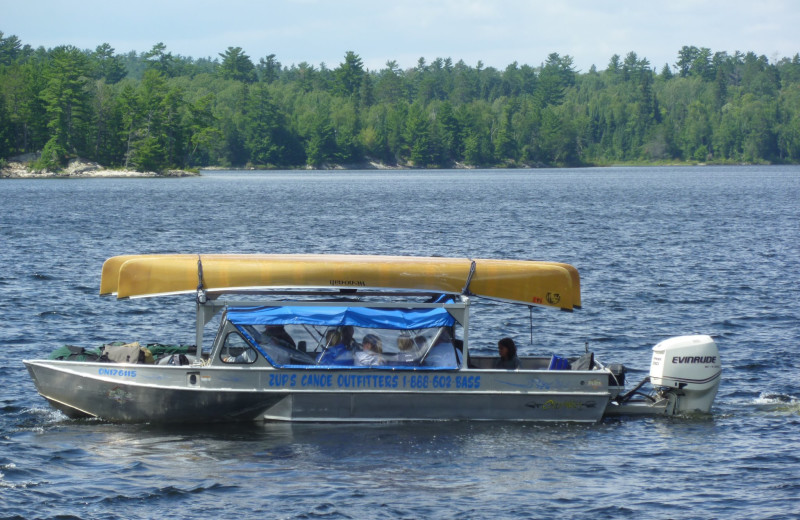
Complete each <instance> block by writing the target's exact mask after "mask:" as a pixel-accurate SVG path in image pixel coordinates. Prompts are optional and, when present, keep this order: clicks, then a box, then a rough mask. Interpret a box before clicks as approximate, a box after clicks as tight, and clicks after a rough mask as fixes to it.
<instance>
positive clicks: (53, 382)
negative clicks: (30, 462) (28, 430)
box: [25, 360, 618, 423]
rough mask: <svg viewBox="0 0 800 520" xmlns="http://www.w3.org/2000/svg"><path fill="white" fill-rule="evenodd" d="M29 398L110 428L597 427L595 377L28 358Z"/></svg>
mask: <svg viewBox="0 0 800 520" xmlns="http://www.w3.org/2000/svg"><path fill="white" fill-rule="evenodd" d="M25 365H26V366H27V368H28V371H29V372H30V374H31V377H32V378H33V380H34V383H35V384H36V388H37V390H38V392H39V393H40V394H41V395H42V396H43V397H44V398H45V399H47V400H48V401H49V402H50V403H51V404H52V405H53V406H54V407H56V408H58V409H60V410H62V411H64V412H65V413H66V414H67V415H69V416H71V417H81V416H88V417H98V418H102V419H104V420H108V421H112V422H133V423H138V422H154V423H214V422H235V421H260V420H278V421H315V422H317V421H319V422H336V421H347V422H360V421H415V420H496V421H534V422H548V421H553V422H589V423H592V422H597V421H599V420H600V419H601V418H602V417H603V414H604V413H605V410H606V406H607V405H608V403H609V400H610V399H611V398H612V397H613V396H614V395H616V393H618V392H617V391H616V390H618V389H615V388H614V387H611V388H609V386H608V374H607V372H605V371H598V370H594V371H546V370H517V371H505V370H485V369H481V370H464V369H461V370H434V371H425V370H398V369H381V368H365V369H358V370H352V369H350V370H339V369H317V370H308V369H296V370H295V369H273V368H254V367H253V368H239V367H235V368H228V367H191V366H160V365H140V364H109V363H90V362H75V361H52V360H33V361H25Z"/></svg>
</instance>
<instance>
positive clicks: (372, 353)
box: [355, 334, 383, 366]
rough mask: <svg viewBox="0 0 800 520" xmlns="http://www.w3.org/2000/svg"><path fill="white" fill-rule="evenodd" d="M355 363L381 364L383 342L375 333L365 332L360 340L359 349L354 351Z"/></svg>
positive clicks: (365, 364) (361, 364) (364, 364)
mask: <svg viewBox="0 0 800 520" xmlns="http://www.w3.org/2000/svg"><path fill="white" fill-rule="evenodd" d="M355 364H356V365H359V366H372V365H382V364H383V342H382V341H381V338H379V337H378V336H376V335H375V334H367V335H366V336H364V339H362V340H361V350H359V351H358V352H356V355H355Z"/></svg>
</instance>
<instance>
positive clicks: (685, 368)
mask: <svg viewBox="0 0 800 520" xmlns="http://www.w3.org/2000/svg"><path fill="white" fill-rule="evenodd" d="M721 373H722V364H721V363H720V359H719V349H718V348H717V344H716V343H714V340H713V339H711V337H710V336H706V335H694V336H677V337H674V338H669V339H667V340H664V341H662V342H661V343H659V344H658V345H656V346H655V347H653V359H652V361H651V362H650V384H651V385H653V387H655V388H657V389H658V393H659V394H660V395H661V396H663V397H666V398H667V399H669V400H670V401H672V400H673V399H674V405H673V406H674V408H673V409H672V411H671V413H681V412H694V411H699V412H705V413H709V412H710V411H711V404H712V403H713V402H714V397H716V395H717V389H718V388H719V381H720V374H721Z"/></svg>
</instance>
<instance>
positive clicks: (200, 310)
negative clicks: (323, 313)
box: [196, 291, 470, 359]
mask: <svg viewBox="0 0 800 520" xmlns="http://www.w3.org/2000/svg"><path fill="white" fill-rule="evenodd" d="M291 293H292V294H293V295H296V294H305V295H310V296H313V295H319V292H318V291H308V292H303V291H291ZM280 294H284V295H285V294H286V293H280ZM327 294H329V295H330V294H331V293H327ZM368 294H369V295H371V296H384V297H388V296H408V294H407V293H398V292H392V293H386V292H382V293H380V292H374V291H370V292H369V293H368ZM414 294H415V295H417V296H423V295H427V296H441V294H440V293H420V292H415V293H414ZM271 295H272V296H277V295H278V294H277V293H271ZM359 296H363V294H359ZM446 296H448V298H447V299H446V300H445V301H437V302H414V301H409V300H390V301H389V300H384V301H363V300H360V301H354V300H346V301H342V300H276V299H267V300H260V299H259V300H240V299H236V300H234V299H231V300H229V299H222V298H213V299H211V298H206V299H203V298H201V297H198V298H197V304H196V310H197V316H196V349H197V350H196V355H197V356H198V358H199V357H201V356H202V353H203V340H204V335H205V334H204V331H205V326H206V325H207V324H208V323H209V322H210V321H211V320H212V319H214V316H216V315H217V314H219V313H220V312H222V311H227V310H228V309H230V308H235V307H289V306H291V307H358V308H370V309H384V310H404V309H405V310H412V309H444V310H446V311H447V312H448V313H449V314H450V315H451V316H452V317H453V319H454V320H455V321H456V322H457V323H458V324H459V325H461V329H462V340H463V346H462V355H463V359H467V352H468V348H469V306H470V299H469V297H468V296H465V295H446Z"/></svg>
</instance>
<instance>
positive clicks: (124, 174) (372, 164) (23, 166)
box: [0, 159, 753, 179]
mask: <svg viewBox="0 0 800 520" xmlns="http://www.w3.org/2000/svg"><path fill="white" fill-rule="evenodd" d="M29 164H30V163H28V162H20V161H9V162H8V163H6V165H5V166H3V167H2V168H0V179H88V178H106V179H107V178H171V177H198V176H200V175H201V174H202V173H201V172H202V171H203V170H207V171H220V170H230V171H256V170H264V171H270V170H296V171H314V170H321V171H330V170H419V169H428V168H416V167H412V166H405V165H388V164H383V163H380V162H376V161H369V162H366V163H359V164H325V165H322V166H320V167H318V168H314V167H311V166H304V167H297V168H255V167H226V166H208V167H203V168H200V169H198V170H197V171H190V170H167V171H165V172H161V173H159V172H153V171H148V172H141V171H137V170H125V169H119V170H117V169H112V168H106V167H104V166H101V165H99V164H97V163H92V162H89V161H82V160H80V159H74V160H72V161H70V163H69V165H68V166H67V167H66V168H64V169H63V170H61V171H58V172H52V171H39V170H32V169H30V168H29ZM752 165H753V164H751V163H728V162H722V163H717V162H713V161H712V162H694V161H692V162H663V163H662V162H656V163H647V164H642V163H641V162H638V161H634V162H631V163H624V162H623V163H614V164H586V165H582V166H570V167H566V166H547V167H545V166H536V167H532V166H505V167H497V166H494V167H491V166H469V165H464V164H455V165H453V167H451V168H432V169H435V170H442V171H444V170H454V169H455V170H503V169H542V168H620V167H653V168H657V167H664V166H677V167H692V166H752Z"/></svg>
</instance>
